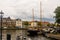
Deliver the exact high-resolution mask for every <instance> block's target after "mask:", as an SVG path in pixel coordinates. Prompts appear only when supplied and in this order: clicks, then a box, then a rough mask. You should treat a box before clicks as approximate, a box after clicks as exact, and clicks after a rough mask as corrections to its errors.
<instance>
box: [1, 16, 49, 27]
mask: <svg viewBox="0 0 60 40" xmlns="http://www.w3.org/2000/svg"><path fill="white" fill-rule="evenodd" d="M24 22H25V24H26V23H27V22H28V24H29V25H28V24H27V25H28V26H31V27H33V26H38V25H41V24H42V25H45V26H47V25H48V24H49V22H39V21H34V22H33V21H22V20H21V19H11V18H10V17H8V18H3V19H2V27H4V28H7V27H11V28H14V27H20V28H22V26H23V25H24ZM0 26H1V20H0Z"/></svg>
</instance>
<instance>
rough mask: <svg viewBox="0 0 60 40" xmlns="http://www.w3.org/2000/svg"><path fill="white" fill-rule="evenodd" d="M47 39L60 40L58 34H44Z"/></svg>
mask: <svg viewBox="0 0 60 40" xmlns="http://www.w3.org/2000/svg"><path fill="white" fill-rule="evenodd" d="M46 36H47V37H50V38H55V39H58V40H60V34H50V33H49V34H46Z"/></svg>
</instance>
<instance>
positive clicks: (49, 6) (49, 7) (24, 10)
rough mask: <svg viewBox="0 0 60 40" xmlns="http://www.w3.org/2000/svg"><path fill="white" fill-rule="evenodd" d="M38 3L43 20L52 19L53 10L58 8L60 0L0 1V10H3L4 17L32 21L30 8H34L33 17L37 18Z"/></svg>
mask: <svg viewBox="0 0 60 40" xmlns="http://www.w3.org/2000/svg"><path fill="white" fill-rule="evenodd" d="M40 1H41V2H42V12H43V13H42V14H43V18H52V19H53V16H54V10H55V8H56V7H57V6H60V0H0V10H3V12H4V17H8V16H10V17H12V18H21V19H28V20H32V18H31V17H32V8H34V16H35V17H36V18H39V11H40ZM37 20H38V19H37Z"/></svg>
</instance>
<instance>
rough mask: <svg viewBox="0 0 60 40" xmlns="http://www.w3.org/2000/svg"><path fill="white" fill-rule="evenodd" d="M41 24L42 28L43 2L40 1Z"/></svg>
mask: <svg viewBox="0 0 60 40" xmlns="http://www.w3.org/2000/svg"><path fill="white" fill-rule="evenodd" d="M40 22H41V26H42V2H41V1H40Z"/></svg>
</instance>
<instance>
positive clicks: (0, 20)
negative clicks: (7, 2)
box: [0, 10, 4, 40]
mask: <svg viewBox="0 0 60 40" xmlns="http://www.w3.org/2000/svg"><path fill="white" fill-rule="evenodd" d="M0 14H1V16H0V17H1V19H0V22H1V27H0V28H1V35H0V36H1V40H2V17H3V14H4V13H3V12H2V10H1V12H0Z"/></svg>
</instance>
